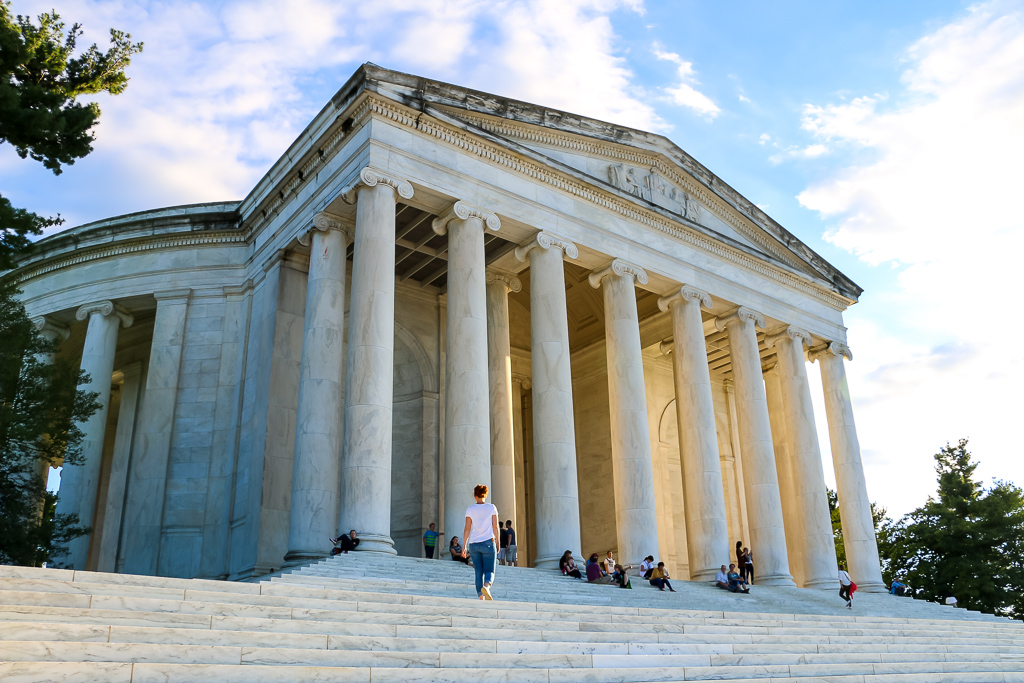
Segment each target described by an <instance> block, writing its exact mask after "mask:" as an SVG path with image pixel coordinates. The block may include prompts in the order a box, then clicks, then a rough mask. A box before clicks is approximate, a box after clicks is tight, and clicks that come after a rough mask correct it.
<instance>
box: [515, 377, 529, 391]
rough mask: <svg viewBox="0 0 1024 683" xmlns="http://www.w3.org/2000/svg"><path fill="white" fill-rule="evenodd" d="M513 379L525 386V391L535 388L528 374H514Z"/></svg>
mask: <svg viewBox="0 0 1024 683" xmlns="http://www.w3.org/2000/svg"><path fill="white" fill-rule="evenodd" d="M512 381H513V382H515V383H516V384H518V385H519V386H521V387H522V388H523V391H529V390H530V389H532V388H533V381H532V380H531V379H530V378H529V377H527V376H526V375H518V374H513V375H512Z"/></svg>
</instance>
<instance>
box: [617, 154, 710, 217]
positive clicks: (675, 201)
mask: <svg viewBox="0 0 1024 683" xmlns="http://www.w3.org/2000/svg"><path fill="white" fill-rule="evenodd" d="M608 181H609V182H610V183H611V184H612V185H614V186H615V187H617V188H619V189H620V190H623V191H625V192H628V193H630V194H632V195H634V196H636V197H640V198H641V199H646V200H648V201H650V202H653V203H654V204H657V205H658V206H660V207H662V208H665V209H668V210H669V211H671V212H673V213H676V214H679V215H680V216H685V217H686V218H689V219H690V220H692V221H699V219H700V208H699V206H698V205H697V203H696V202H695V201H694V200H693V198H692V197H690V196H689V195H688V194H686V193H685V192H683V191H682V190H680V189H678V188H677V187H676V186H675V185H673V184H672V183H671V182H669V181H668V180H667V179H666V178H664V177H663V176H662V175H661V174H660V173H658V170H657V169H656V168H651V169H650V170H648V171H643V170H641V169H639V168H635V167H632V166H626V165H624V164H609V166H608Z"/></svg>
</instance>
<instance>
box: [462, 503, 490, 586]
mask: <svg viewBox="0 0 1024 683" xmlns="http://www.w3.org/2000/svg"><path fill="white" fill-rule="evenodd" d="M487 492H488V487H487V484H477V486H476V488H474V489H473V497H474V498H476V503H474V504H473V505H470V506H469V507H468V508H466V528H465V530H464V531H463V532H462V537H463V538H465V539H466V540H465V543H466V544H465V545H464V546H463V547H462V557H469V558H470V559H471V560H472V561H473V571H474V572H475V573H476V595H477V597H478V598H479V599H480V600H493V599H494V598H493V597H491V586H492V585H493V584H494V558H495V555H496V553H495V550H494V539H496V538H497V537H498V508H496V507H494V506H493V505H491V504H490V503H488V502H487Z"/></svg>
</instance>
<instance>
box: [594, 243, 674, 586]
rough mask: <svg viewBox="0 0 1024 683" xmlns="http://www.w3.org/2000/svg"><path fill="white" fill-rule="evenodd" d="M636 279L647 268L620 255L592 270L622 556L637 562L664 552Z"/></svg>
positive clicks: (644, 280) (643, 277)
mask: <svg viewBox="0 0 1024 683" xmlns="http://www.w3.org/2000/svg"><path fill="white" fill-rule="evenodd" d="M637 282H639V283H640V284H647V272H646V271H645V270H644V269H643V268H641V267H639V266H637V265H634V264H631V263H628V262H626V261H623V260H621V259H615V260H614V261H612V262H611V264H609V265H608V266H606V267H605V268H603V269H601V270H598V271H595V272H593V273H591V274H590V285H591V286H592V287H594V288H595V289H597V288H598V287H603V288H604V316H605V317H604V329H605V347H606V349H607V353H608V400H609V403H610V405H609V413H610V418H611V435H612V478H613V480H614V482H615V529H616V535H617V536H618V544H619V555H620V558H619V560H620V562H624V563H629V564H632V565H634V566H637V565H639V564H640V562H641V561H642V560H643V558H644V557H646V556H647V555H653V556H654V557H655V559H657V558H658V557H659V556H660V551H659V549H658V520H657V513H656V511H655V501H654V468H653V464H652V462H651V440H650V434H649V431H648V430H649V426H648V423H647V393H646V390H645V387H644V364H643V356H642V355H641V350H640V319H639V316H638V314H637V310H636V291H635V289H634V288H635V286H636V283H637Z"/></svg>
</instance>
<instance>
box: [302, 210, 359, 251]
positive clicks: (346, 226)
mask: <svg viewBox="0 0 1024 683" xmlns="http://www.w3.org/2000/svg"><path fill="white" fill-rule="evenodd" d="M314 230H319V231H320V232H328V231H330V230H337V231H338V232H340V233H341V234H342V236H344V238H345V246H348V244H349V242H351V241H352V239H353V238H354V237H355V230H356V226H355V225H353V224H352V223H351V222H350V221H348V220H346V219H344V218H342V217H341V216H337V215H335V214H333V213H328V212H326V211H321V212H319V213H317V214H316V215H315V216H313V226H312V227H311V228H310V229H309V230H307V231H306V232H304V233H302V234H301V235H299V237H298V240H299V244H301V245H302V246H304V247H308V246H309V245H310V244H312V243H313V231H314Z"/></svg>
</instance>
